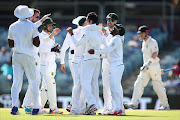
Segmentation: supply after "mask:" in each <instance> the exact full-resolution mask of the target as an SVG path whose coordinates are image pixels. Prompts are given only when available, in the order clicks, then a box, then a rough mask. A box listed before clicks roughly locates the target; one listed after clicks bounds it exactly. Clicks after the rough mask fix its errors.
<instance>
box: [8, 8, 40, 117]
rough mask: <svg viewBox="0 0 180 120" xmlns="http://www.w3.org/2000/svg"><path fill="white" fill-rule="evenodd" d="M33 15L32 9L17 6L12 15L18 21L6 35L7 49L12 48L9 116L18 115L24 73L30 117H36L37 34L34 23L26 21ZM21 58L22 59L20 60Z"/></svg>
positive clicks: (37, 97) (37, 109)
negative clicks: (29, 98) (29, 87)
mask: <svg viewBox="0 0 180 120" xmlns="http://www.w3.org/2000/svg"><path fill="white" fill-rule="evenodd" d="M33 14H34V11H33V10H32V9H29V8H28V7H27V6H25V5H19V6H18V7H16V9H15V10H14V15H15V16H16V17H17V18H19V20H18V21H16V22H15V23H13V24H11V25H10V27H9V33H8V43H9V47H10V48H13V56H12V59H13V74H14V76H13V85H12V89H11V95H12V107H13V108H12V111H11V114H13V115H17V114H20V113H19V111H18V108H17V104H18V98H19V93H20V90H21V87H22V83H23V74H24V72H25V74H26V76H27V78H28V82H29V84H30V86H31V90H32V96H33V111H32V115H38V114H39V113H38V112H39V108H40V107H41V104H40V96H39V83H40V79H38V78H37V74H36V70H37V67H38V66H37V65H38V64H39V63H37V62H36V58H37V54H36V53H35V52H34V51H33V46H36V47H39V45H40V41H39V32H38V30H37V27H36V26H35V24H34V23H32V22H31V21H29V20H27V18H29V17H31V16H32V15H33ZM22 58H23V59H22Z"/></svg>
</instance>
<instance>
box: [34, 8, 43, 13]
mask: <svg viewBox="0 0 180 120" xmlns="http://www.w3.org/2000/svg"><path fill="white" fill-rule="evenodd" d="M32 9H33V10H34V14H35V13H39V14H40V13H41V12H40V10H38V9H35V8H32Z"/></svg>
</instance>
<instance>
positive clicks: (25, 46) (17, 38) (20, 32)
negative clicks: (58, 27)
mask: <svg viewBox="0 0 180 120" xmlns="http://www.w3.org/2000/svg"><path fill="white" fill-rule="evenodd" d="M35 28H36V27H35V25H34V24H33V23H32V22H31V21H29V20H27V19H23V20H18V21H16V22H15V23H13V24H11V26H10V28H9V32H10V35H11V36H12V39H13V40H14V43H15V44H14V52H18V53H25V54H27V55H30V56H33V55H34V53H33V52H32V50H33V38H34V37H36V36H37V35H38V34H37V31H34V30H36V29H37V28H36V29H35ZM35 32H36V34H35Z"/></svg>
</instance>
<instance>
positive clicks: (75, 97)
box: [70, 61, 81, 115]
mask: <svg viewBox="0 0 180 120" xmlns="http://www.w3.org/2000/svg"><path fill="white" fill-rule="evenodd" d="M78 69H79V63H78V62H77V61H73V62H72V72H73V73H74V80H73V81H74V82H73V83H74V84H73V85H74V87H73V90H72V101H71V104H72V105H73V106H72V108H71V110H70V114H71V115H76V114H80V113H79V111H78V110H79V100H80V92H81V84H80V76H79V71H78Z"/></svg>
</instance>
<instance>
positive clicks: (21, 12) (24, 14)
mask: <svg viewBox="0 0 180 120" xmlns="http://www.w3.org/2000/svg"><path fill="white" fill-rule="evenodd" d="M33 14H34V10H33V9H31V8H28V6H26V5H19V6H17V7H16V9H15V10H14V15H15V16H16V17H17V18H22V19H23V18H28V17H31V16H33Z"/></svg>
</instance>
